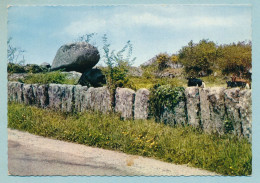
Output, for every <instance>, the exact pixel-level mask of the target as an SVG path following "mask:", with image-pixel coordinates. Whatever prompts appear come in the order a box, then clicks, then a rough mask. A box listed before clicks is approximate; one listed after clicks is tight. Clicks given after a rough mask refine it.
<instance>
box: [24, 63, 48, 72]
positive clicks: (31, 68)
mask: <svg viewBox="0 0 260 183" xmlns="http://www.w3.org/2000/svg"><path fill="white" fill-rule="evenodd" d="M25 71H26V72H27V73H40V72H48V69H47V68H46V67H42V66H39V65H36V64H27V65H26V66H25Z"/></svg>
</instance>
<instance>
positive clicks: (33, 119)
mask: <svg viewBox="0 0 260 183" xmlns="http://www.w3.org/2000/svg"><path fill="white" fill-rule="evenodd" d="M8 127H9V128H14V129H18V130H22V131H28V132H30V133H33V134H37V135H41V136H45V137H51V138H54V139H59V140H65V141H70V142H76V143H79V144H86V145H90V146H96V147H102V148H105V149H113V150H119V151H122V152H125V153H129V154H135V155H142V156H147V157H153V158H156V159H160V160H163V161H166V162H172V163H176V164H188V165H190V166H193V167H199V168H203V169H207V170H210V171H214V172H217V173H219V174H223V175H250V174H251V172H252V162H251V161H252V151H251V144H249V143H248V142H247V140H246V139H242V138H241V139H238V138H237V137H234V136H231V135H224V136H221V137H219V136H217V135H209V134H205V133H202V132H201V131H198V130H196V129H194V128H191V127H189V126H186V127H170V126H166V125H163V124H161V123H155V122H154V120H135V121H134V120H125V121H122V120H120V117H119V116H118V115H116V114H106V115H105V114H100V113H97V112H88V113H74V114H65V113H61V112H55V111H52V110H49V109H40V108H37V107H34V106H25V105H22V104H14V103H10V104H9V105H8Z"/></svg>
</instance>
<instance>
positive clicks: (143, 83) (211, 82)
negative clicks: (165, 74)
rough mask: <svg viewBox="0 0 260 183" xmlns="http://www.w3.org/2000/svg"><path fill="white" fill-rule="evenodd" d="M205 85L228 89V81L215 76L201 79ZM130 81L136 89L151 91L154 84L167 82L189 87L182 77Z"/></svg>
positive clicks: (133, 78) (143, 78)
mask: <svg viewBox="0 0 260 183" xmlns="http://www.w3.org/2000/svg"><path fill="white" fill-rule="evenodd" d="M200 79H202V80H203V81H204V82H205V84H206V87H214V86H215V87H226V86H227V84H226V80H224V79H223V77H214V76H205V77H200ZM130 81H132V82H133V83H134V85H135V87H136V89H137V90H138V89H140V88H147V89H150V88H152V87H153V85H154V84H156V83H159V82H162V81H163V82H165V83H168V84H170V83H174V85H176V86H179V87H187V83H188V80H186V79H184V78H181V77H176V78H167V79H166V78H162V79H160V78H150V79H146V78H145V77H131V78H130Z"/></svg>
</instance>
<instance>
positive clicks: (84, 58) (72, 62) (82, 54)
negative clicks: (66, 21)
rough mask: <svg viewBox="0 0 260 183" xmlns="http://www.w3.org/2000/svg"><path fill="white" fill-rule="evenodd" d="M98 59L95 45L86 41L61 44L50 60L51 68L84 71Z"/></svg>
mask: <svg viewBox="0 0 260 183" xmlns="http://www.w3.org/2000/svg"><path fill="white" fill-rule="evenodd" d="M99 59H100V55H99V52H98V50H97V48H96V47H94V46H92V45H91V44H88V43H86V42H77V43H70V44H65V45H63V46H61V47H60V48H59V49H58V51H57V53H56V56H55V58H54V60H53V62H52V66H51V69H52V70H58V69H65V71H78V72H81V73H83V72H85V71H86V70H88V69H91V68H92V67H94V66H95V65H96V64H97V63H98V61H99Z"/></svg>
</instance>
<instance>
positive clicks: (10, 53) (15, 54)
mask: <svg viewBox="0 0 260 183" xmlns="http://www.w3.org/2000/svg"><path fill="white" fill-rule="evenodd" d="M11 41H12V38H11V37H10V38H8V40H7V60H8V62H9V63H13V64H19V65H23V64H24V63H25V59H24V55H23V53H24V52H25V50H22V49H21V48H18V47H14V46H13V45H12V44H11ZM21 57H22V58H21Z"/></svg>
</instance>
